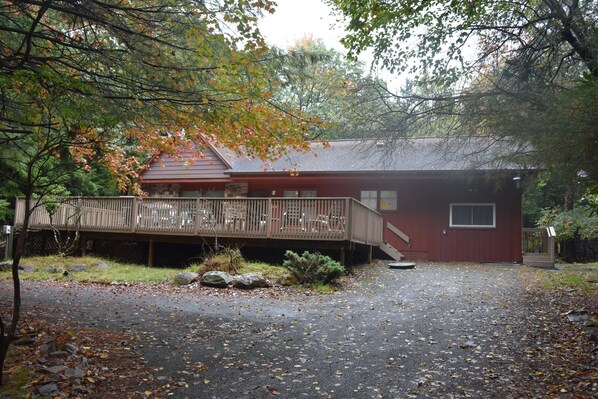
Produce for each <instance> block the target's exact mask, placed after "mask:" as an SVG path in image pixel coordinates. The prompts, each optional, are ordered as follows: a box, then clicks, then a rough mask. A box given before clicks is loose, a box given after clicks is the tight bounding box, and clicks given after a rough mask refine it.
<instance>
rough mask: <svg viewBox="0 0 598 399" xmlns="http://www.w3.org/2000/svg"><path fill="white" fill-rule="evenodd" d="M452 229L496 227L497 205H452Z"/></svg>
mask: <svg viewBox="0 0 598 399" xmlns="http://www.w3.org/2000/svg"><path fill="white" fill-rule="evenodd" d="M449 217H450V227H496V204H451V208H450V216H449Z"/></svg>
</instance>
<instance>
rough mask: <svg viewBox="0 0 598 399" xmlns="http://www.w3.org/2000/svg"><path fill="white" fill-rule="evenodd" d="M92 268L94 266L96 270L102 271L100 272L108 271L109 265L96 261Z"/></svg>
mask: <svg viewBox="0 0 598 399" xmlns="http://www.w3.org/2000/svg"><path fill="white" fill-rule="evenodd" d="M92 266H95V267H97V268H98V269H102V270H106V269H110V265H109V264H107V263H106V262H102V261H101V260H96V261H95V262H93V263H92Z"/></svg>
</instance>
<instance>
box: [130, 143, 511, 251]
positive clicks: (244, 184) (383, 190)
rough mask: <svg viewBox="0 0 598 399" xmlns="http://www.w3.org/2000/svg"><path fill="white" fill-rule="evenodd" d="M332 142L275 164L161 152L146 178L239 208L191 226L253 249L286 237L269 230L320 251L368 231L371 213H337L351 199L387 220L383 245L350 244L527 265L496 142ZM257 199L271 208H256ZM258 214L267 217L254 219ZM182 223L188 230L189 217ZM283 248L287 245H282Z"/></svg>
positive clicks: (153, 192)
mask: <svg viewBox="0 0 598 399" xmlns="http://www.w3.org/2000/svg"><path fill="white" fill-rule="evenodd" d="M329 144H330V145H329V146H323V145H321V144H318V145H314V146H313V147H314V148H313V152H312V153H307V154H300V153H295V152H291V153H289V154H288V157H285V158H283V159H281V160H279V161H277V162H274V163H273V164H272V165H269V166H265V165H263V164H262V162H260V161H259V160H255V159H248V158H244V157H241V156H238V155H236V154H234V153H232V152H231V151H228V150H227V149H224V148H216V147H214V146H210V147H209V148H207V149H206V150H205V151H204V152H203V157H201V158H200V159H196V160H190V158H189V156H182V157H178V158H176V157H174V156H170V155H161V156H157V157H155V158H154V159H152V160H151V161H150V163H149V164H148V166H147V169H145V170H144V171H143V172H142V173H141V179H142V182H143V187H144V189H145V190H146V191H147V192H148V194H149V195H150V197H161V198H164V197H182V198H186V199H194V200H196V201H198V204H199V201H204V200H205V201H209V200H211V199H216V198H224V199H227V200H221V201H223V204H224V205H223V206H230V204H233V203H235V204H238V208H239V209H240V210H239V209H238V210H237V211H235V210H234V209H228V208H227V209H228V210H227V209H225V208H222V209H220V210H219V213H222V214H223V216H221V219H217V218H216V217H215V216H212V212H214V209H213V208H214V204H215V203H214V204H212V206H211V208H210V210H209V211H208V210H205V208H202V210H201V211H200V208H201V206H199V207H200V208H198V206H194V208H193V220H194V221H197V220H198V218H201V222H202V223H204V224H206V223H207V222H208V221H209V220H212V221H213V225H214V226H216V224H218V225H222V223H224V224H225V225H226V226H228V227H229V228H231V229H233V230H234V231H238V232H239V234H237V235H236V237H240V238H241V239H245V240H246V244H245V245H247V246H251V245H252V244H251V243H252V241H251V240H252V239H254V238H258V237H255V236H254V234H251V232H252V231H254V232H257V231H266V230H267V231H268V232H270V233H268V234H266V233H264V234H265V235H264V237H266V239H267V238H269V237H270V238H272V237H274V238H281V237H278V236H276V235H275V236H272V235H271V234H273V233H272V232H275V233H276V234H278V235H280V234H283V233H284V234H287V233H286V232H288V234H289V235H288V237H289V240H291V239H297V238H305V239H306V240H309V242H310V246H311V247H313V248H316V249H317V247H318V246H319V245H323V244H324V242H325V240H327V239H328V237H329V236H328V235H326V234H332V233H331V232H333V231H344V229H345V225H344V223H345V221H346V220H349V218H352V219H351V221H352V223H353V225H354V227H353V228H354V229H355V228H357V227H359V225H361V226H362V227H363V226H366V224H371V223H372V222H371V218H370V217H369V216H367V217H366V216H363V217H362V216H360V215H361V213H360V212H361V211H360V210H359V209H361V208H359V209H358V208H357V207H345V208H344V209H343V211H342V214H339V212H338V209H339V207H338V206H337V205H338V204H340V203H339V202H338V201H337V200H338V199H339V198H341V199H343V198H346V199H347V201H348V200H349V199H354V200H356V201H355V203H357V204H358V206H359V207H363V205H365V206H367V207H369V208H370V209H371V215H377V216H376V217H380V218H381V219H380V220H381V223H380V229H381V230H382V231H381V232H380V235H381V239H380V237H378V238H375V239H373V240H374V241H372V239H371V237H370V238H368V239H365V238H364V239H361V238H359V239H357V238H356V239H355V240H354V241H355V242H357V243H365V244H367V245H372V246H373V247H379V248H381V249H383V250H384V251H385V252H387V253H388V254H390V255H391V257H394V258H400V255H401V254H402V255H403V256H404V257H405V258H408V259H423V260H435V261H471V262H521V261H522V253H521V238H522V225H521V189H520V188H519V187H518V185H517V184H515V183H518V178H517V176H518V175H519V173H520V171H519V170H518V169H517V168H515V167H513V166H504V165H503V166H496V163H495V162H492V161H493V160H495V159H496V155H497V153H498V150H497V149H496V148H497V146H496V145H494V146H489V145H487V142H486V141H484V140H478V141H475V142H472V141H467V142H466V141H459V142H456V143H455V142H453V143H452V144H450V145H448V146H447V145H446V142H445V140H441V139H434V138H424V139H409V140H404V141H403V142H399V143H393V145H392V146H391V145H390V144H387V143H384V142H376V141H352V140H345V141H332V142H330V143H329ZM494 144H495V143H494ZM257 198H260V199H267V200H268V202H264V204H265V205H252V204H253V203H252V202H251V200H252V199H257ZM287 199H296V200H304V201H303V202H301V201H296V200H295V201H294V202H293V204H294V205H293V206H290V204H291V202H290V201H289V202H285V200H287ZM354 200H351V201H354ZM334 201H337V202H334ZM202 203H203V202H202ZM226 204H228V205H226ZM252 206H253V207H254V208H255V207H258V206H262V207H263V209H262V208H259V209H261V211H260V210H258V211H255V209H258V208H255V209H254V212H253V214H254V216H253V217H252V216H251V213H252V212H251V211H250V208H251V207H252ZM335 208H336V209H337V211H336V213H337V214H336V215H335V210H334V209H335ZM363 208H365V207H363ZM373 211H375V212H373ZM258 213H259V214H260V215H262V214H263V215H264V216H263V217H261V216H255V215H256V214H258ZM200 214H201V215H200ZM198 215H199V216H198ZM360 218H361V219H360ZM179 219H180V220H179V222H177V223H178V225H180V226H183V227H181V228H184V225H185V221H184V220H183V219H184V218H179ZM139 220H141V219H139ZM140 223H141V222H140ZM195 225H197V223H195ZM252 226H253V227H252ZM339 226H341V227H339ZM356 226H357V227H356ZM368 226H369V225H368ZM366 227H367V226H366ZM189 228H191V227H189ZM377 228H378V227H375V229H377ZM324 230H325V231H326V234H324V233H323V231H324ZM231 231H232V230H231ZM243 231H248V232H249V233H246V234H244V233H243ZM354 231H355V232H357V230H354ZM292 233H296V234H299V236H294V235H293V234H292ZM375 233H376V234H377V232H375ZM198 234H200V233H198ZM301 234H304V236H301ZM310 234H311V235H310ZM355 234H356V235H355V237H358V236H359V234H357V233H355ZM368 234H370V233H368ZM370 236H371V234H370ZM284 237H285V236H282V238H284ZM319 237H320V238H319ZM376 240H378V241H379V242H375V241H376ZM349 241H351V238H349ZM277 244H278V245H285V243H284V241H282V242H281V241H280V240H279V241H278V242H277ZM260 245H264V243H263V240H262V243H261V244H260ZM393 248H395V249H396V250H398V251H399V252H400V253H397V252H396V251H394V250H393Z"/></svg>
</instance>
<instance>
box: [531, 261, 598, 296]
mask: <svg viewBox="0 0 598 399" xmlns="http://www.w3.org/2000/svg"><path fill="white" fill-rule="evenodd" d="M557 269H558V270H557V271H545V270H538V271H537V272H536V273H538V274H539V275H540V277H541V278H542V281H543V284H544V286H546V287H547V288H549V289H561V290H563V289H569V290H571V289H576V290H579V291H580V292H581V293H583V294H596V293H598V285H596V282H598V264H597V263H588V264H559V265H557Z"/></svg>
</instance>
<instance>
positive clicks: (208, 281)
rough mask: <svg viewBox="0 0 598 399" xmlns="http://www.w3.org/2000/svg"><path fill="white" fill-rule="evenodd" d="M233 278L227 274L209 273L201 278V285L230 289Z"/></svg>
mask: <svg viewBox="0 0 598 399" xmlns="http://www.w3.org/2000/svg"><path fill="white" fill-rule="evenodd" d="M232 281H233V276H231V275H230V274H228V273H226V272H218V271H214V272H207V273H204V275H203V276H201V280H200V282H201V285H205V286H208V287H216V288H228V287H230V285H231V284H232Z"/></svg>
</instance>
